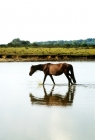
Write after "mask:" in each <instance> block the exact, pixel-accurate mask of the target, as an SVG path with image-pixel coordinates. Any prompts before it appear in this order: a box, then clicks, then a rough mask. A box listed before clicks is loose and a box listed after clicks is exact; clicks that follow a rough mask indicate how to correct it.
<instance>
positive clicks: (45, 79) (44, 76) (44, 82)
mask: <svg viewBox="0 0 95 140" xmlns="http://www.w3.org/2000/svg"><path fill="white" fill-rule="evenodd" d="M46 77H47V75H46V74H45V76H44V80H43V85H44V83H45V80H46Z"/></svg>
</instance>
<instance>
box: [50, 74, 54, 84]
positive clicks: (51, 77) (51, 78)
mask: <svg viewBox="0 0 95 140" xmlns="http://www.w3.org/2000/svg"><path fill="white" fill-rule="evenodd" d="M49 76H50V78H51V80H52V82H53V84H54V85H55V82H54V79H53V76H52V75H49Z"/></svg>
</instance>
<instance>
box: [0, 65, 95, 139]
mask: <svg viewBox="0 0 95 140" xmlns="http://www.w3.org/2000/svg"><path fill="white" fill-rule="evenodd" d="M39 63H45V62H15V63H14V62H10V63H0V140H37V139H39V140H63V139H64V140H82V139H83V140H85V139H86V140H94V139H95V132H94V131H95V62H68V63H71V64H72V65H73V67H74V73H75V77H76V80H77V85H73V86H71V87H70V88H69V87H68V81H67V79H66V77H65V75H64V74H63V75H61V76H58V77H57V76H55V77H54V80H55V83H56V85H55V86H54V87H53V84H52V81H51V79H50V78H49V77H47V79H46V82H45V86H44V87H43V85H42V81H43V76H44V74H43V72H40V71H38V72H36V73H34V75H33V76H31V77H30V76H29V70H30V66H31V65H32V64H39ZM53 63H58V62H53Z"/></svg>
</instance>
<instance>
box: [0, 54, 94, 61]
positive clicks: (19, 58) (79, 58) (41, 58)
mask: <svg viewBox="0 0 95 140" xmlns="http://www.w3.org/2000/svg"><path fill="white" fill-rule="evenodd" d="M36 61H95V55H94V56H71V55H69V56H68V55H66V56H63V55H62V56H56V55H52V56H49V55H47V56H46V55H45V56H44V55H43V56H42V55H41V56H25V55H24V56H13V55H10V56H4V55H3V56H2V57H0V62H36Z"/></svg>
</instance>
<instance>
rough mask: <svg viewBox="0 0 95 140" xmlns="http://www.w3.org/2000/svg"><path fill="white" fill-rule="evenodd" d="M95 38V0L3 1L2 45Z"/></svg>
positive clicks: (0, 0)
mask: <svg viewBox="0 0 95 140" xmlns="http://www.w3.org/2000/svg"><path fill="white" fill-rule="evenodd" d="M15 38H20V39H21V40H28V41H30V42H35V41H49V40H77V39H86V38H95V0H87V1H86V0H0V44H6V43H9V42H10V41H12V40H13V39H15Z"/></svg>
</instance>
